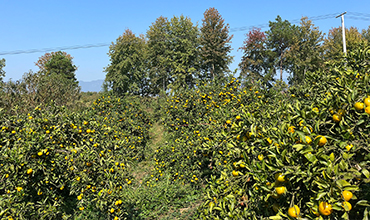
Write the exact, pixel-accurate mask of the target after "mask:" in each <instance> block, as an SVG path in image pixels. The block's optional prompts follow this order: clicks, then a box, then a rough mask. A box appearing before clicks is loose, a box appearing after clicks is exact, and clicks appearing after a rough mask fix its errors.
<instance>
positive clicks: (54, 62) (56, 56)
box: [35, 51, 78, 86]
mask: <svg viewBox="0 0 370 220" xmlns="http://www.w3.org/2000/svg"><path fill="white" fill-rule="evenodd" d="M72 59H73V57H72V56H71V55H70V54H67V53H66V52H62V51H57V52H51V53H46V54H45V55H43V56H41V57H40V58H39V60H38V61H37V62H36V63H35V64H36V66H38V67H39V68H40V70H39V72H40V73H42V74H44V75H50V74H52V73H55V74H58V75H62V76H64V77H65V78H66V79H68V80H71V81H72V82H73V83H74V84H75V85H76V86H78V82H77V79H76V75H75V72H76V70H77V66H76V65H74V64H73V61H72Z"/></svg>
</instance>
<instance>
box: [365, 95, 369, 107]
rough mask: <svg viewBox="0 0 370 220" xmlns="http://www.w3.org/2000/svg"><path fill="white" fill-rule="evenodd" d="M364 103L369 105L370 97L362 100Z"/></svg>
mask: <svg viewBox="0 0 370 220" xmlns="http://www.w3.org/2000/svg"><path fill="white" fill-rule="evenodd" d="M364 103H365V105H366V106H370V98H369V97H367V98H366V99H365V100H364Z"/></svg>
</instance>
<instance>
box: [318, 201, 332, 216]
mask: <svg viewBox="0 0 370 220" xmlns="http://www.w3.org/2000/svg"><path fill="white" fill-rule="evenodd" d="M319 212H320V213H321V215H330V214H331V213H332V212H333V208H332V206H331V204H329V203H327V202H320V204H319Z"/></svg>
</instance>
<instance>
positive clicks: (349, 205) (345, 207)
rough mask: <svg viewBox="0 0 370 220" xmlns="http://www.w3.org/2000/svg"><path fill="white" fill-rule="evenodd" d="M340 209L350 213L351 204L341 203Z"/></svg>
mask: <svg viewBox="0 0 370 220" xmlns="http://www.w3.org/2000/svg"><path fill="white" fill-rule="evenodd" d="M342 207H343V208H344V209H346V210H347V209H348V211H351V209H352V205H351V203H349V202H347V201H346V202H343V203H342Z"/></svg>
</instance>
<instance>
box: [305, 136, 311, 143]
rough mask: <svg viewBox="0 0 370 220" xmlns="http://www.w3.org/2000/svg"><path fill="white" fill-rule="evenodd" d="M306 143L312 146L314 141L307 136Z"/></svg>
mask: <svg viewBox="0 0 370 220" xmlns="http://www.w3.org/2000/svg"><path fill="white" fill-rule="evenodd" d="M306 143H307V144H311V143H312V139H311V137H310V136H306Z"/></svg>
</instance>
